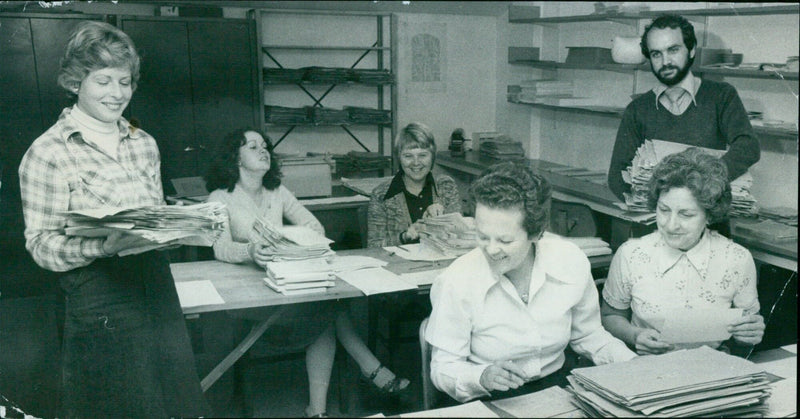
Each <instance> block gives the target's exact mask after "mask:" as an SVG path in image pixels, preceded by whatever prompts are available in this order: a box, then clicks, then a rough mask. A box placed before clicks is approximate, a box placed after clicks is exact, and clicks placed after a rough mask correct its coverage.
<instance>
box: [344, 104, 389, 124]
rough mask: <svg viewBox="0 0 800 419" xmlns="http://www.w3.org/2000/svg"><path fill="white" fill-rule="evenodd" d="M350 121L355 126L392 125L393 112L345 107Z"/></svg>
mask: <svg viewBox="0 0 800 419" xmlns="http://www.w3.org/2000/svg"><path fill="white" fill-rule="evenodd" d="M344 110H345V111H347V114H348V120H349V121H350V122H352V123H354V124H390V123H391V122H392V112H391V111H389V110H386V109H373V108H361V107H357V106H345V107H344Z"/></svg>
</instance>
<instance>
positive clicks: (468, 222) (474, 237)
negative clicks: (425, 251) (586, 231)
mask: <svg viewBox="0 0 800 419" xmlns="http://www.w3.org/2000/svg"><path fill="white" fill-rule="evenodd" d="M418 222H419V223H420V225H421V229H420V232H419V237H420V244H422V245H423V246H427V247H429V248H431V249H434V250H436V251H437V252H439V253H441V254H443V255H446V256H452V257H458V256H461V255H463V254H464V253H467V252H469V251H470V250H472V249H474V248H475V247H476V246H477V245H478V233H477V231H476V230H475V220H474V219H473V218H471V217H463V216H462V215H461V214H459V213H455V212H453V213H449V214H443V215H439V216H436V217H430V218H421V219H420V220H419V221H418Z"/></svg>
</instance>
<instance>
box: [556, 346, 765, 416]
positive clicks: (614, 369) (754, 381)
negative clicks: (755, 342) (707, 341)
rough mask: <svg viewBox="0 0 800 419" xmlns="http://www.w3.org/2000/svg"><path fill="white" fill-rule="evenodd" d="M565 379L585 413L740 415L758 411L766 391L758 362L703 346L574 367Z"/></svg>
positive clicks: (760, 408)
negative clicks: (623, 360) (616, 361)
mask: <svg viewBox="0 0 800 419" xmlns="http://www.w3.org/2000/svg"><path fill="white" fill-rule="evenodd" d="M568 380H569V382H570V387H568V389H569V390H570V391H572V392H573V393H574V395H575V397H576V400H575V401H576V404H577V405H578V406H579V407H580V408H581V410H583V411H584V412H585V413H586V414H587V415H588V416H589V417H631V416H636V417H686V416H716V417H730V416H733V417H741V416H744V415H753V414H760V413H763V412H764V411H765V409H766V406H765V405H764V400H765V399H766V398H767V397H769V395H770V384H769V380H768V378H767V373H766V372H765V371H764V369H763V368H761V367H759V366H758V365H756V364H754V363H752V362H750V361H748V360H746V359H743V358H738V357H735V356H732V355H729V354H726V353H724V352H720V351H717V350H714V349H711V348H709V347H707V346H701V347H699V348H696V349H687V350H679V351H674V352H669V353H666V354H663V355H646V356H640V357H637V358H634V359H632V360H630V361H626V362H620V363H616V364H606V365H601V366H596V367H588V368H576V369H574V370H572V374H571V375H570V376H569V377H568Z"/></svg>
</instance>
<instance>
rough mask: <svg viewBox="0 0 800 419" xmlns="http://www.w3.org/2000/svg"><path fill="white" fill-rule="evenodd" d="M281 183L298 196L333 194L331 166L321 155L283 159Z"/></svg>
mask: <svg viewBox="0 0 800 419" xmlns="http://www.w3.org/2000/svg"><path fill="white" fill-rule="evenodd" d="M281 173H283V178H282V179H281V184H283V185H284V186H286V188H287V189H289V190H290V191H292V193H293V194H294V196H296V197H297V198H309V197H323V196H331V167H330V166H329V165H328V162H326V161H325V159H323V158H319V157H306V158H302V159H287V160H282V161H281Z"/></svg>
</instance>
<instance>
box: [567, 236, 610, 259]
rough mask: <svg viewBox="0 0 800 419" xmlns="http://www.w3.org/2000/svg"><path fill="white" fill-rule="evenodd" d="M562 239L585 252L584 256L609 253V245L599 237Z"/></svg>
mask: <svg viewBox="0 0 800 419" xmlns="http://www.w3.org/2000/svg"><path fill="white" fill-rule="evenodd" d="M564 240H567V241H570V242H572V243H575V245H577V246H578V247H580V248H581V250H583V253H586V257H591V256H602V255H610V254H611V253H612V252H611V246H609V244H608V243H606V242H605V241H603V239H601V238H599V237H564Z"/></svg>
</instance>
